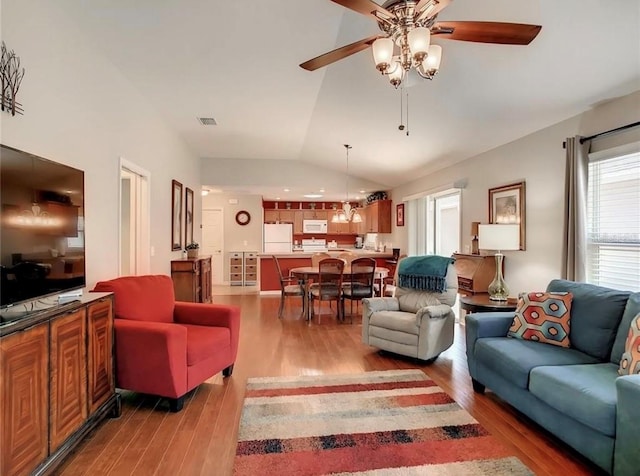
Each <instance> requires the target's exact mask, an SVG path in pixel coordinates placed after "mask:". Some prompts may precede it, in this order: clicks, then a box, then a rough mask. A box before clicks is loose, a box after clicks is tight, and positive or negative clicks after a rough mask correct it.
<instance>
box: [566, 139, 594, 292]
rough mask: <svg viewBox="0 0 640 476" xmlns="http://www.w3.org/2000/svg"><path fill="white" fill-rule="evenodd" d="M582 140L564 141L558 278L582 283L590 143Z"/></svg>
mask: <svg viewBox="0 0 640 476" xmlns="http://www.w3.org/2000/svg"><path fill="white" fill-rule="evenodd" d="M581 139H582V137H580V136H576V137H569V138H568V139H567V141H566V150H567V155H566V161H567V163H566V178H565V208H564V240H565V241H564V246H563V250H562V277H563V278H565V279H570V280H572V281H586V277H587V266H586V260H587V181H588V176H589V149H590V147H591V141H585V142H584V143H580V140H581Z"/></svg>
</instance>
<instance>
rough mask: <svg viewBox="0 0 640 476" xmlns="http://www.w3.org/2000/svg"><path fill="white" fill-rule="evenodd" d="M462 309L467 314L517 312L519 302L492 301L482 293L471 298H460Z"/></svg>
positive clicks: (487, 295)
mask: <svg viewBox="0 0 640 476" xmlns="http://www.w3.org/2000/svg"><path fill="white" fill-rule="evenodd" d="M460 307H461V308H462V309H464V310H465V311H467V312H496V311H515V310H516V307H517V302H516V300H515V299H514V300H513V301H511V300H509V301H492V300H490V299H489V294H486V293H480V294H472V295H470V296H460Z"/></svg>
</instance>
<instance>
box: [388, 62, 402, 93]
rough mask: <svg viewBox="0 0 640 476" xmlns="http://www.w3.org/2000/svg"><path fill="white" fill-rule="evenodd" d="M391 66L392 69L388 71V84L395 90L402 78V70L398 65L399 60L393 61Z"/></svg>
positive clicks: (400, 65)
mask: <svg viewBox="0 0 640 476" xmlns="http://www.w3.org/2000/svg"><path fill="white" fill-rule="evenodd" d="M393 64H394V66H393V69H392V70H391V71H389V82H390V83H391V84H393V86H394V87H395V88H396V89H397V88H398V86H400V84H401V83H402V79H403V78H404V68H403V67H402V64H400V60H395V61H394V62H393Z"/></svg>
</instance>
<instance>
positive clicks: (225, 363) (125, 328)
mask: <svg viewBox="0 0 640 476" xmlns="http://www.w3.org/2000/svg"><path fill="white" fill-rule="evenodd" d="M93 290H94V291H100V292H113V293H114V302H115V317H116V319H115V322H114V327H115V347H116V385H117V387H118V388H123V389H127V390H132V391H135V392H140V393H148V394H151V395H158V396H161V397H167V398H169V407H170V409H171V411H172V412H178V411H180V410H181V409H182V406H183V404H184V396H185V394H186V393H187V392H189V391H190V390H192V389H193V388H195V387H197V386H198V385H199V384H201V383H202V382H203V381H204V380H206V379H208V378H209V377H212V376H213V375H215V374H216V373H218V372H220V371H222V374H223V376H225V377H228V376H229V375H231V372H232V371H233V364H234V362H235V360H236V355H237V352H238V337H239V333H240V308H238V307H234V306H226V305H222V304H199V303H192V302H180V301H176V300H175V296H174V292H173V281H172V280H171V278H170V277H169V276H163V275H148V276H127V277H122V278H117V279H113V280H110V281H101V282H99V283H98V284H96V286H95V288H94V289H93Z"/></svg>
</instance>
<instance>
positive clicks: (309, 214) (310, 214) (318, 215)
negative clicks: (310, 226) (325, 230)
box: [302, 210, 327, 220]
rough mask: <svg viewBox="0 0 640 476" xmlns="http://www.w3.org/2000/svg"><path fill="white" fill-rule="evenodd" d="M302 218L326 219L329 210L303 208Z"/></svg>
mask: <svg viewBox="0 0 640 476" xmlns="http://www.w3.org/2000/svg"><path fill="white" fill-rule="evenodd" d="M302 218H303V219H304V220H326V219H327V210H303V211H302Z"/></svg>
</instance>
